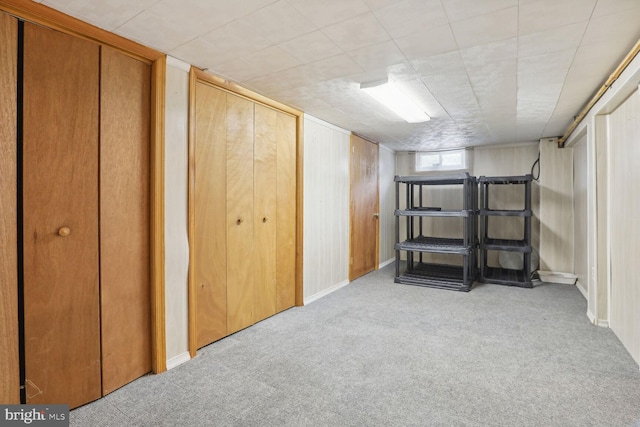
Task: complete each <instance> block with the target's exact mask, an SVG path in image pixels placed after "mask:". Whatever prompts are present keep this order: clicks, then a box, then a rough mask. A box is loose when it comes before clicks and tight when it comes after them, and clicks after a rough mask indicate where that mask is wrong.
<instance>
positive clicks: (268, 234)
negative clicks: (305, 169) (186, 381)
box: [192, 81, 297, 348]
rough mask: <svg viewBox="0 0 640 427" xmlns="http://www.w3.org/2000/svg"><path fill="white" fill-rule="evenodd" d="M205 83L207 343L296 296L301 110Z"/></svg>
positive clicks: (203, 310) (199, 293)
mask: <svg viewBox="0 0 640 427" xmlns="http://www.w3.org/2000/svg"><path fill="white" fill-rule="evenodd" d="M195 88H196V90H195V98H196V99H195V126H194V128H195V135H194V136H195V138H194V144H195V147H194V148H195V149H194V155H195V161H194V170H195V173H194V175H195V182H194V185H195V197H194V221H195V227H194V229H195V232H194V263H195V277H194V287H195V292H196V298H195V300H196V307H195V314H194V316H195V319H196V345H197V348H200V347H203V346H205V345H207V344H209V343H211V342H213V341H216V340H218V339H220V338H222V337H224V336H226V335H229V334H232V333H234V332H236V331H239V330H240V329H243V328H246V327H247V326H250V325H252V324H254V323H256V322H258V321H260V320H263V319H265V318H267V317H269V316H272V315H274V314H276V313H277V312H280V311H282V310H285V309H287V308H290V307H292V306H293V305H294V304H295V268H296V265H295V249H296V218H297V215H296V118H295V117H294V116H292V115H290V114H287V113H285V112H282V111H279V110H276V109H274V108H271V107H269V106H265V105H263V104H260V103H257V102H254V101H252V100H250V99H247V98H245V97H242V96H238V95H235V94H232V93H229V92H226V91H224V90H222V89H219V88H216V87H213V86H212V85H209V84H206V83H203V82H199V81H198V82H196V85H195ZM192 173H193V172H192Z"/></svg>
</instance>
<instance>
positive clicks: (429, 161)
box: [416, 149, 467, 172]
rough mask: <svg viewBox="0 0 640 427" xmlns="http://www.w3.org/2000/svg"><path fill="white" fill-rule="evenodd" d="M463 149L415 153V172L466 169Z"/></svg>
mask: <svg viewBox="0 0 640 427" xmlns="http://www.w3.org/2000/svg"><path fill="white" fill-rule="evenodd" d="M466 169H467V156H466V150H465V149H459V150H448V151H426V152H418V153H416V172H430V171H452V170H466Z"/></svg>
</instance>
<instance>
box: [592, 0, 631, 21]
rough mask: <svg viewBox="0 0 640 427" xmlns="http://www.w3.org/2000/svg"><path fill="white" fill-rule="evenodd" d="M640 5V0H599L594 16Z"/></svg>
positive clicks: (598, 16) (622, 10)
mask: <svg viewBox="0 0 640 427" xmlns="http://www.w3.org/2000/svg"><path fill="white" fill-rule="evenodd" d="M637 7H638V0H598V3H597V4H596V8H595V10H594V11H593V16H592V18H600V17H602V16H605V15H611V14H614V13H618V12H624V11H626V10H630V9H636V8H637Z"/></svg>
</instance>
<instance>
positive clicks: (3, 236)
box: [0, 12, 20, 404]
mask: <svg viewBox="0 0 640 427" xmlns="http://www.w3.org/2000/svg"><path fill="white" fill-rule="evenodd" d="M17 61H18V21H17V20H16V19H15V18H12V17H10V16H9V15H7V14H5V13H2V12H0V94H1V95H0V212H1V214H0V372H2V381H0V402H2V403H8V404H16V403H20V375H19V373H20V361H19V354H18V264H17V263H18V260H17V256H16V248H17V247H18V243H17V233H18V229H17V212H16V206H17V204H16V203H17V197H16V188H17V169H16V165H17V157H16V142H17V128H16V125H17V105H18V104H17V69H18V62H17Z"/></svg>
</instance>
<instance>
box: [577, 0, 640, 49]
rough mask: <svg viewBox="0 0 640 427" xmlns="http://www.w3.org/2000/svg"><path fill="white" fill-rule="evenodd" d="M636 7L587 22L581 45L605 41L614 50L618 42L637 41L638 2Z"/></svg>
mask: <svg viewBox="0 0 640 427" xmlns="http://www.w3.org/2000/svg"><path fill="white" fill-rule="evenodd" d="M637 5H638V6H637V7H635V8H633V9H628V10H626V11H624V12H620V13H615V14H610V15H605V16H603V17H600V18H595V19H592V20H591V21H589V25H588V26H587V31H586V32H585V34H584V38H583V40H582V44H583V45H590V44H594V43H600V42H602V41H604V40H607V41H608V43H609V44H610V45H611V46H612V48H615V45H617V44H618V45H619V43H617V41H618V40H619V41H620V42H622V43H624V41H625V40H629V38H632V39H633V40H638V39H639V38H640V1H638V2H637ZM631 47H632V46H630V47H629V49H630V48H631ZM627 51H628V50H627ZM625 53H626V52H625Z"/></svg>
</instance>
